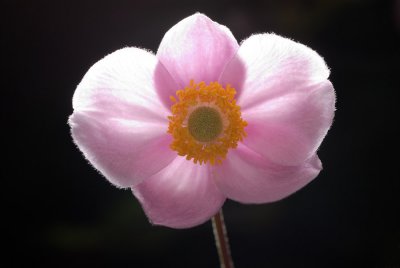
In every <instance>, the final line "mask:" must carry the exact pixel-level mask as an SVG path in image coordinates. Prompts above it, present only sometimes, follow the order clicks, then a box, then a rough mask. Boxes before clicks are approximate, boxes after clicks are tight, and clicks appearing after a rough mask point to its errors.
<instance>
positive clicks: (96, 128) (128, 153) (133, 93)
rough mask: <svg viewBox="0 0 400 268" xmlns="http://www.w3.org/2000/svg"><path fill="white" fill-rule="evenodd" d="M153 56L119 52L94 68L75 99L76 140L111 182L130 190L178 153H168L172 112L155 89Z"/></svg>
mask: <svg viewBox="0 0 400 268" xmlns="http://www.w3.org/2000/svg"><path fill="white" fill-rule="evenodd" d="M156 65H157V59H156V57H155V56H154V55H152V54H150V53H149V52H146V51H144V50H140V49H137V48H125V49H121V50H118V51H116V52H114V53H112V54H110V55H108V56H107V57H105V58H104V59H102V60H100V61H99V62H97V63H96V64H95V65H93V66H92V68H90V70H89V71H88V72H87V74H86V75H85V76H84V78H83V80H82V82H81V83H80V84H79V85H78V88H77V89H76V91H75V94H74V98H73V107H74V113H73V114H72V116H71V117H70V119H69V124H70V126H71V132H72V137H73V138H74V141H75V143H76V144H77V145H78V147H79V149H80V150H81V151H82V152H83V154H84V155H85V157H86V158H87V159H88V160H89V161H90V162H91V164H92V165H93V166H94V167H95V168H96V169H97V170H99V171H100V172H101V173H102V174H103V175H104V176H105V177H106V178H107V179H108V180H109V181H110V182H111V183H113V184H115V185H117V186H120V187H130V186H133V185H135V184H137V183H140V182H141V181H142V180H144V179H145V178H147V177H149V176H151V175H153V174H155V173H157V172H158V171H160V170H161V169H162V168H164V167H165V166H166V165H168V164H169V163H170V162H171V161H172V160H173V158H174V157H175V156H176V154H175V153H174V152H173V151H172V150H170V149H169V148H168V145H169V143H170V142H171V140H170V135H167V134H166V130H167V128H168V120H167V115H168V110H167V109H166V108H164V106H163V105H162V104H161V101H160V100H159V98H158V95H157V92H156V90H155V88H154V79H153V75H154V70H155V67H156Z"/></svg>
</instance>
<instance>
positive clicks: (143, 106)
mask: <svg viewBox="0 0 400 268" xmlns="http://www.w3.org/2000/svg"><path fill="white" fill-rule="evenodd" d="M329 73H330V72H329V69H328V67H327V66H326V64H325V62H324V60H323V59H322V57H320V56H319V55H318V54H317V53H316V52H315V51H313V50H312V49H310V48H308V47H306V46H305V45H302V44H299V43H296V42H294V41H292V40H290V39H287V38H283V37H281V36H278V35H275V34H266V33H263V34H255V35H252V36H250V37H249V38H247V39H246V40H244V41H243V42H242V43H241V45H240V46H239V44H238V43H237V41H236V39H235V38H234V37H233V35H232V34H231V32H230V31H229V29H228V28H226V27H225V26H222V25H220V24H218V23H216V22H213V21H212V20H211V19H209V18H208V17H207V16H205V15H203V14H199V13H197V14H194V15H192V16H190V17H187V18H185V19H184V20H182V21H180V22H179V23H177V24H176V25H175V26H173V27H172V28H171V29H170V30H168V32H167V33H166V34H165V36H164V38H163V39H162V41H161V44H160V46H159V48H158V51H157V54H156V55H154V54H152V53H151V52H149V51H146V50H143V49H139V48H135V47H128V48H123V49H120V50H118V51H115V52H114V53H111V54H110V55H108V56H106V57H105V58H103V59H102V60H100V61H99V62H97V63H96V64H94V65H93V66H92V67H91V68H90V69H89V71H88V72H87V73H86V75H85V76H84V78H83V80H82V81H81V83H80V84H79V85H78V87H77V89H76V91H75V94H74V96H73V108H74V111H73V114H72V115H71V116H70V118H69V125H70V126H71V133H72V137H73V139H74V141H75V143H76V144H77V146H78V147H79V149H80V150H81V151H82V152H83V154H84V156H85V157H86V158H87V159H88V160H89V162H90V163H91V164H92V165H93V166H94V167H95V168H96V169H97V170H98V171H100V172H101V173H102V174H103V175H104V176H105V178H106V179H107V180H108V181H110V182H111V183H112V184H114V185H116V186H117V187H120V188H131V189H132V192H133V194H134V195H135V196H136V198H137V199H138V200H139V201H140V203H141V205H142V207H143V209H144V211H145V213H146V215H147V216H148V218H149V220H150V221H151V222H152V223H153V224H158V225H164V226H169V227H172V228H188V227H192V226H196V225H198V224H201V223H203V222H205V221H206V220H208V219H210V218H211V217H212V216H213V215H214V214H216V213H217V212H218V210H219V209H220V208H221V207H222V205H223V203H224V201H225V200H226V198H229V199H232V200H235V201H238V202H241V203H267V202H272V201H276V200H279V199H282V198H284V197H286V196H288V195H290V194H292V193H294V192H295V191H297V190H299V189H300V188H302V187H303V186H305V185H306V184H308V183H309V182H310V181H311V180H313V179H314V178H315V177H316V176H317V175H318V174H319V172H320V170H321V169H322V165H321V162H320V160H319V158H318V156H317V154H316V151H317V149H318V147H319V146H320V144H321V142H322V140H323V138H324V137H325V135H326V134H327V132H328V129H329V128H330V126H331V124H332V120H333V116H334V111H335V93H334V89H333V86H332V84H331V83H330V82H329V80H328V77H329Z"/></svg>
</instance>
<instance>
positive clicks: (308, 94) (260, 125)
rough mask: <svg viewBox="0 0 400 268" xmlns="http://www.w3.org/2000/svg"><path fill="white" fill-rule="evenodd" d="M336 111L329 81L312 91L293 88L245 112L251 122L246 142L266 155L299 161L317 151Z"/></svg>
mask: <svg viewBox="0 0 400 268" xmlns="http://www.w3.org/2000/svg"><path fill="white" fill-rule="evenodd" d="M334 111H335V94H334V91H333V87H332V84H331V83H330V82H329V81H325V82H322V83H320V84H319V85H318V86H313V87H312V88H310V90H309V91H297V92H296V91H294V92H293V93H291V94H286V95H283V96H281V97H276V98H274V99H273V100H271V101H268V102H266V103H265V105H258V106H256V107H253V109H248V110H246V111H244V112H243V114H242V116H243V118H244V119H245V120H246V121H247V122H248V126H247V127H246V132H247V137H246V138H245V139H244V140H243V142H244V143H245V144H246V145H247V146H249V147H250V148H252V149H253V150H255V151H257V152H258V153H260V154H261V155H263V156H264V157H266V158H267V159H270V160H271V161H274V162H275V163H278V164H282V165H299V164H301V163H303V162H304V161H305V160H306V159H308V158H310V157H311V156H312V155H314V154H315V152H316V151H317V149H318V147H319V145H320V144H321V142H322V140H323V138H324V137H325V135H326V133H327V132H328V130H329V128H330V126H331V124H332V120H333V115H334Z"/></svg>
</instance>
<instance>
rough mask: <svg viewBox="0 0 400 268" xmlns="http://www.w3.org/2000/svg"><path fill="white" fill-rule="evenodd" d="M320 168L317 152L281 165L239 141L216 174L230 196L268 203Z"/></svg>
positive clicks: (309, 178)
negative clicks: (301, 159)
mask: <svg viewBox="0 0 400 268" xmlns="http://www.w3.org/2000/svg"><path fill="white" fill-rule="evenodd" d="M321 169H322V166H321V162H320V161H319V159H318V157H317V155H314V156H312V157H311V158H310V159H309V160H307V161H306V162H305V163H303V164H301V165H299V166H282V165H277V164H274V163H273V162H271V161H268V160H266V159H265V158H263V157H262V156H261V155H259V154H258V153H256V152H254V151H252V150H251V149H249V148H248V147H246V146H245V145H242V144H240V145H239V146H238V148H237V149H235V150H231V151H230V152H229V155H228V157H227V159H226V160H225V161H224V162H223V163H222V166H218V167H216V168H215V170H214V176H215V181H216V183H217V185H218V187H219V188H220V190H221V191H222V192H223V193H224V194H225V195H226V196H227V197H228V198H230V199H233V200H236V201H238V202H242V203H267V202H273V201H277V200H279V199H282V198H284V197H286V196H288V195H290V194H292V193H294V192H296V191H297V190H299V189H301V188H302V187H303V186H305V185H306V184H307V183H309V182H310V181H311V180H313V179H314V178H315V177H316V176H317V175H318V173H319V172H320V170H321Z"/></svg>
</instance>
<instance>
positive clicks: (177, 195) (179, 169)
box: [132, 156, 225, 228]
mask: <svg viewBox="0 0 400 268" xmlns="http://www.w3.org/2000/svg"><path fill="white" fill-rule="evenodd" d="M210 175H211V174H210V169H209V166H208V165H198V164H197V165H196V164H194V163H193V162H192V161H188V160H186V159H185V158H184V157H180V156H178V157H176V158H175V160H174V161H173V162H172V163H171V164H170V165H169V166H167V167H166V168H164V169H163V170H161V171H160V172H159V173H157V174H155V175H153V176H152V177H150V178H148V179H147V180H145V181H144V182H142V183H141V184H139V185H137V186H136V187H133V188H132V191H133V193H134V195H135V196H136V197H137V198H138V199H139V201H140V203H141V204H142V206H143V209H144V211H145V213H146V215H147V216H148V217H149V220H150V221H151V222H152V223H153V224H157V225H164V226H168V227H172V228H189V227H193V226H196V225H199V224H201V223H203V222H205V221H207V220H209V219H210V218H211V217H212V216H213V215H215V214H216V213H217V212H218V210H219V209H220V208H221V206H222V205H223V203H224V201H225V197H224V196H223V195H222V193H221V192H220V191H219V190H218V188H217V187H216V185H215V183H214V181H213V180H212V178H211V177H210Z"/></svg>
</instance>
